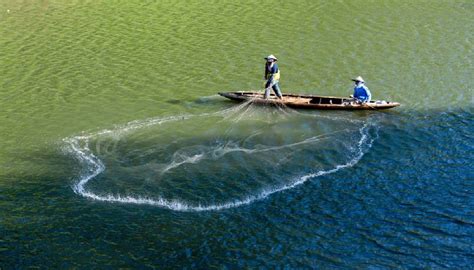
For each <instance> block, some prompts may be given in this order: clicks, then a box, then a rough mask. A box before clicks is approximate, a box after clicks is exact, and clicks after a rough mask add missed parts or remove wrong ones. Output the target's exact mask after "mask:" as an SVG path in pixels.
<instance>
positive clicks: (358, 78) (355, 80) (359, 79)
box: [352, 76, 365, 83]
mask: <svg viewBox="0 0 474 270" xmlns="http://www.w3.org/2000/svg"><path fill="white" fill-rule="evenodd" d="M352 80H353V81H354V82H363V83H365V81H364V79H362V77H361V76H357V78H355V79H352Z"/></svg>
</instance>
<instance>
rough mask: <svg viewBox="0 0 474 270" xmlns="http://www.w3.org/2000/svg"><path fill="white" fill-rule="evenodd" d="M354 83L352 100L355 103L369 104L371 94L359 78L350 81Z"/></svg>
mask: <svg viewBox="0 0 474 270" xmlns="http://www.w3.org/2000/svg"><path fill="white" fill-rule="evenodd" d="M352 80H353V81H354V83H355V87H354V95H353V96H354V100H355V102H357V103H361V104H362V103H367V102H370V98H371V97H372V94H371V93H370V90H369V88H367V86H365V81H364V79H362V77H361V76H358V77H357V78H355V79H352Z"/></svg>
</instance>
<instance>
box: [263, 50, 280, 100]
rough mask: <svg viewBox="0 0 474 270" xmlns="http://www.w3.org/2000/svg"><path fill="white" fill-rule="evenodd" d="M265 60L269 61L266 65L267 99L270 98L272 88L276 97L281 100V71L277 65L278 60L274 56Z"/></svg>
mask: <svg viewBox="0 0 474 270" xmlns="http://www.w3.org/2000/svg"><path fill="white" fill-rule="evenodd" d="M265 59H266V60H267V62H266V63H265V80H266V83H265V99H268V98H269V97H270V88H272V89H273V92H275V94H276V96H277V97H278V98H279V99H281V91H280V86H279V85H278V82H279V80H280V70H279V69H278V64H277V63H276V61H278V59H277V58H276V57H275V56H274V55H273V54H271V55H269V56H267V57H265Z"/></svg>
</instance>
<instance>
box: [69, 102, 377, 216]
mask: <svg viewBox="0 0 474 270" xmlns="http://www.w3.org/2000/svg"><path fill="white" fill-rule="evenodd" d="M248 105H249V103H245V104H244V105H240V106H236V107H237V109H236V108H231V109H227V110H223V111H218V112H216V113H206V114H200V115H185V116H172V117H167V118H152V119H147V120H144V121H133V122H130V123H128V124H126V125H124V126H119V127H117V128H115V129H112V130H102V131H99V132H96V133H92V134H88V135H80V136H75V137H71V138H66V139H64V142H66V143H67V145H68V150H69V151H70V153H72V154H73V155H74V156H75V157H76V158H77V159H78V160H79V161H80V162H81V163H83V164H84V165H86V168H87V170H86V171H85V172H84V173H83V174H82V176H81V177H80V178H79V180H78V181H77V182H76V183H74V185H73V190H74V192H75V193H77V194H79V195H81V196H83V197H86V198H90V199H93V200H97V201H106V202H117V203H130V204H138V205H152V206H158V207H162V208H167V209H171V210H175V211H218V210H223V209H229V208H235V207H239V206H242V205H247V204H251V203H253V202H256V201H260V200H263V199H265V198H267V197H269V196H271V195H272V194H275V193H278V192H282V191H285V190H289V189H292V188H295V187H296V186H299V185H301V184H303V183H305V182H307V181H308V180H310V179H313V178H316V177H320V176H323V175H327V174H332V173H335V172H337V171H340V170H342V169H345V168H350V167H352V166H354V165H355V164H357V162H359V160H361V159H362V157H363V155H364V154H365V152H366V151H365V149H369V148H370V147H371V146H372V143H373V141H374V140H375V139H370V138H369V133H368V131H369V128H370V124H369V123H365V124H364V125H363V126H362V127H361V128H360V129H359V132H360V134H361V138H360V140H359V141H358V142H357V153H356V154H355V156H354V157H353V158H351V159H350V160H349V161H347V162H346V163H344V164H340V165H337V166H335V167H334V168H332V169H329V170H321V171H318V172H314V173H310V174H306V175H303V176H301V177H298V178H295V179H293V180H292V181H290V182H289V183H287V184H284V185H281V186H276V187H271V188H267V189H263V190H260V191H259V192H257V193H256V194H254V195H250V196H247V197H245V198H241V199H236V200H231V201H228V202H223V203H220V204H209V205H205V204H192V203H187V202H185V201H182V200H176V199H173V200H170V199H166V198H163V197H156V198H150V197H140V196H121V195H111V194H109V195H99V194H96V193H94V192H91V191H89V190H87V189H86V187H85V186H86V184H87V183H88V182H89V181H90V180H92V179H93V178H95V177H96V176H97V175H99V174H100V173H102V172H103V171H104V170H105V166H104V164H103V163H102V161H101V160H100V159H99V158H97V157H96V156H95V155H94V154H93V153H92V152H91V151H90V149H89V146H88V143H89V140H90V139H91V138H93V137H96V136H101V135H109V134H116V133H122V132H127V131H130V130H133V129H138V128H143V127H147V126H151V125H157V124H161V123H164V122H169V121H178V120H184V119H189V118H191V117H196V116H206V115H225V114H227V113H229V112H235V110H240V109H242V108H244V107H246V106H248ZM247 109H248V108H247ZM343 131H345V130H343ZM338 132H341V131H338ZM327 135H328V134H324V135H320V136H315V137H312V138H309V139H306V140H304V141H301V142H297V143H293V144H288V145H283V146H275V147H267V148H261V149H246V148H239V147H230V148H226V147H224V148H218V149H216V150H214V151H212V155H214V157H216V156H222V155H225V154H227V153H229V152H232V151H244V152H248V153H254V152H258V151H273V150H278V149H282V148H286V147H292V146H295V145H299V144H305V143H310V142H314V141H316V140H319V139H321V137H322V136H327ZM204 155H205V154H197V155H194V156H192V157H185V158H184V159H182V160H181V161H180V162H176V163H171V164H170V165H169V166H168V167H165V171H166V170H170V169H172V168H176V167H178V166H180V165H182V164H184V163H195V162H198V161H199V160H201V159H202V158H204Z"/></svg>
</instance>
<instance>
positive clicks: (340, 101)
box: [219, 91, 400, 110]
mask: <svg viewBox="0 0 474 270" xmlns="http://www.w3.org/2000/svg"><path fill="white" fill-rule="evenodd" d="M219 95H221V96H223V97H226V98H228V99H231V100H234V101H248V100H251V101H252V102H254V103H256V104H275V105H279V104H284V105H286V106H288V107H291V108H301V109H315V110H382V109H390V108H394V107H398V106H400V103H398V102H390V101H385V100H371V101H369V102H363V103H362V102H358V101H357V100H355V99H354V98H345V97H331V96H316V95H298V94H283V95H282V98H281V99H278V98H277V97H276V96H275V95H270V97H269V98H268V99H265V98H264V96H263V95H262V93H259V92H245V91H237V92H220V93H219Z"/></svg>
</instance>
